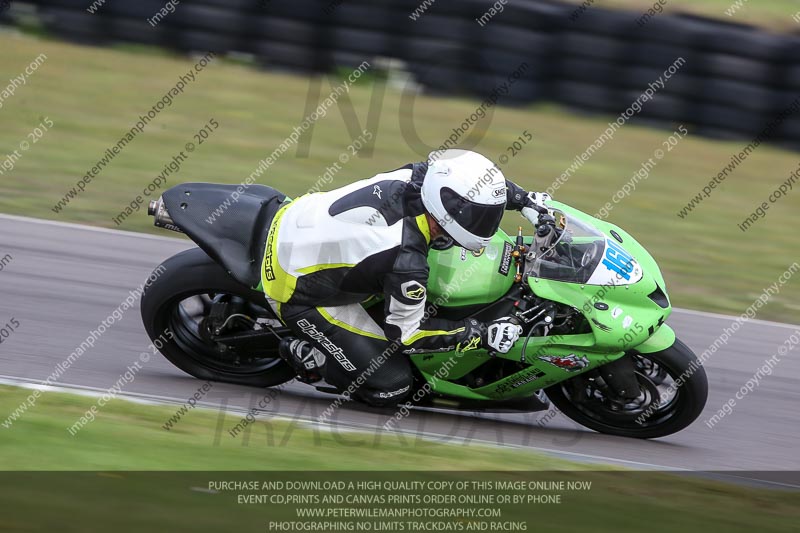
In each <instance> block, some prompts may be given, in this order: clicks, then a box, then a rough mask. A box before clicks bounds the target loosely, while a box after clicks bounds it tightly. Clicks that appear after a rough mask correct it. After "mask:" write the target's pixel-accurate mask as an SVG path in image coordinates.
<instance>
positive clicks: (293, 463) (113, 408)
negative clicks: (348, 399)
mask: <svg viewBox="0 0 800 533" xmlns="http://www.w3.org/2000/svg"><path fill="white" fill-rule="evenodd" d="M29 393H30V390H28V389H22V388H16V387H6V386H2V387H0V412H3V413H8V412H10V411H12V410H13V409H15V408H16V407H17V406H18V405H19V404H20V403H21V402H22V401H24V399H25V398H26V397H27V396H28V394H29ZM94 403H95V399H94V398H90V397H86V396H77V395H71V394H63V393H54V392H51V393H46V394H44V395H43V396H42V397H40V399H39V402H38V404H37V405H36V406H35V407H34V408H33V409H31V410H30V411H29V412H28V413H26V414H25V415H24V416H23V417H22V418H21V419H20V420H19V421H17V422H16V423H15V424H14V425H13V426H12V427H11V428H10V429H5V428H0V431H1V432H2V438H0V470H14V471H17V472H2V473H0V480H2V482H0V501H2V504H0V510H2V512H1V513H0V529H3V530H7V531H16V530H20V531H40V530H41V531H53V530H58V531H65V532H71V531H87V530H88V529H87V528H88V527H91V528H92V530H95V531H111V530H113V531H116V532H118V533H123V532H128V531H143V530H155V531H187V530H192V531H220V530H227V531H233V530H234V529H235V528H236V530H241V531H264V525H265V524H266V523H267V521H268V520H275V519H277V518H281V519H291V518H292V516H291V514H292V512H293V511H292V508H293V506H278V505H239V504H237V499H236V493H235V492H222V493H219V494H211V493H208V492H207V491H205V490H203V489H204V488H207V487H208V482H209V481H210V480H233V479H238V480H258V481H269V480H274V479H275V478H276V477H278V475H277V474H272V475H271V474H270V473H269V472H268V471H270V470H272V471H281V472H286V471H292V470H297V471H320V470H322V471H327V470H333V471H341V470H349V471H414V473H413V474H407V475H406V477H405V479H410V480H433V479H467V478H469V479H482V477H483V476H486V478H491V479H510V480H515V479H537V480H540V479H541V480H566V481H570V480H573V481H591V482H592V489H591V490H590V491H586V492H566V493H564V495H563V500H562V504H561V505H557V504H554V505H526V506H519V505H518V506H514V507H513V508H512V509H510V510H509V511H508V513H505V512H504V515H503V520H529V521H530V522H531V524H532V525H536V526H538V527H540V528H541V527H545V526H548V529H547V530H548V531H555V530H556V529H553V528H558V527H560V528H563V530H565V531H567V530H576V529H577V528H589V529H590V530H591V531H615V532H618V531H641V530H643V529H644V528H645V527H646V528H647V530H652V531H673V530H674V529H675V528H678V527H680V528H681V530H684V531H702V530H704V528H708V527H711V526H712V525H716V526H717V527H721V528H723V529H722V530H724V531H742V532H745V531H752V530H758V531H789V530H791V527H793V526H794V525H795V524H796V521H797V520H798V519H800V506H798V505H797V502H798V496H797V493H796V492H788V491H778V492H776V491H768V490H763V489H754V488H748V487H742V486H732V485H727V484H724V483H719V482H715V481H709V480H704V479H699V478H686V477H678V476H675V475H669V474H660V473H646V472H640V473H633V472H623V471H621V470H619V469H608V470H606V471H603V469H602V468H600V469H598V467H597V466H596V465H592V466H590V465H585V464H579V463H572V462H568V461H563V460H557V459H553V458H550V457H545V456H541V455H537V454H534V453H528V452H526V451H522V450H518V451H515V450H505V449H498V448H489V447H484V446H480V445H467V446H464V445H445V444H441V443H434V442H429V441H424V440H414V441H413V442H411V440H410V437H407V438H406V439H405V440H404V439H401V438H399V437H396V436H391V435H383V436H381V437H380V438H378V440H377V441H376V440H375V437H373V436H371V435H366V434H359V433H340V434H339V435H338V436H333V435H332V434H331V433H328V432H325V431H322V432H319V431H317V430H313V429H310V428H303V427H298V426H296V425H290V424H289V423H287V422H264V421H261V422H257V423H256V425H257V426H259V427H255V428H254V430H253V435H252V436H251V438H250V442H249V445H248V446H242V442H241V439H234V438H231V437H229V436H228V435H227V433H224V434H223V435H221V436H218V435H217V425H218V422H219V414H218V413H217V412H215V411H213V410H205V409H196V410H193V411H190V412H189V413H188V414H187V415H186V416H184V418H183V419H182V420H181V421H180V422H179V424H178V425H177V426H176V427H175V428H174V429H173V430H171V431H166V430H164V429H163V428H162V424H163V423H164V422H165V421H166V420H167V419H168V418H169V417H170V416H171V415H172V414H174V408H172V407H161V406H152V405H142V404H139V403H131V402H128V401H125V400H120V399H116V400H112V401H111V402H109V403H108V404H107V405H106V406H105V407H104V408H103V409H101V410H100V413H99V415H98V416H97V418H96V420H95V421H94V422H92V423H90V424H88V425H87V426H86V427H85V428H84V429H83V430H81V431H80V432H78V433H77V434H76V436H74V437H73V436H70V435H69V434H68V432H67V430H66V428H67V427H68V426H69V425H71V424H72V423H73V422H74V421H75V420H76V419H77V418H78V417H80V416H81V415H82V414H83V413H84V412H85V411H86V410H87V409H89V408H90V407H91V406H92V405H93V404H94ZM234 422H235V418H234V417H231V416H228V418H227V422H226V423H225V424H224V427H226V428H227V427H228V425H229V424H233V423H234ZM265 430H266V431H265ZM267 435H272V441H271V443H269V442H268V441H267V439H266V438H265V436H267ZM217 439H219V442H217ZM215 442H217V443H216V444H215ZM356 443H359V444H356ZM589 468H591V469H592V471H588V470H589ZM29 469H30V470H39V471H42V472H38V473H37V472H33V473H30V472H21V470H29ZM72 470H82V471H85V472H84V473H71V474H70V473H67V472H65V471H72ZM133 470H151V471H168V472H162V473H149V474H147V473H141V472H139V473H137V472H131V471H133ZM190 470H192V471H194V472H186V471H190ZM446 470H453V471H465V470H469V471H479V470H492V471H506V472H507V473H504V474H503V473H494V474H488V473H487V474H481V473H474V472H473V473H471V474H469V475H467V474H464V473H461V474H459V473H457V472H453V473H446V472H442V471H446ZM531 470H547V471H546V472H541V473H539V474H524V472H525V471H531ZM45 471H62V472H61V473H59V472H45ZM98 471H100V472H99V473H97V472H98ZM176 471H184V472H176ZM201 471H202V472H201ZM214 471H226V473H225V474H213V472H214ZM237 472H238V473H237ZM294 475H295V474H285V473H282V474H280V479H287V476H294ZM296 475H297V476H298V477H297V478H296V479H311V478H314V476H315V474H312V473H309V472H306V473H298V474H296ZM373 475H374V476H380V475H381V474H380V473H379V472H375V473H374V474H368V476H373ZM348 476H353V477H356V476H358V475H357V474H347V473H343V474H341V475H340V474H334V475H332V476H328V477H327V478H326V479H331V480H342V479H345V480H346V479H349V478H348ZM360 476H361V477H362V478H363V477H364V475H360ZM526 476H527V477H526ZM531 476H533V477H531ZM376 479H381V478H380V477H377V478H376ZM198 489H200V490H198ZM240 493H241V492H240ZM255 493H259V492H258V491H256V492H255ZM295 519H296V517H295ZM234 526H235V528H234Z"/></svg>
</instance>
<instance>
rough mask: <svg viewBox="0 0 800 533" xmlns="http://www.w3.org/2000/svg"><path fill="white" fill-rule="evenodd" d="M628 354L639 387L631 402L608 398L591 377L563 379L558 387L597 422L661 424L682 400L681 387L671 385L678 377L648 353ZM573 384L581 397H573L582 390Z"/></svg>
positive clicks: (634, 425) (635, 426)
mask: <svg viewBox="0 0 800 533" xmlns="http://www.w3.org/2000/svg"><path fill="white" fill-rule="evenodd" d="M632 357H633V358H634V363H635V366H636V378H637V380H638V381H639V387H640V395H639V397H638V398H636V399H635V400H633V401H627V402H626V401H623V400H622V399H621V398H613V397H609V396H608V393H607V392H604V391H601V390H599V388H598V387H596V386H595V385H594V384H593V382H592V380H591V379H589V380H583V381H579V380H575V382H574V383H573V382H571V381H567V382H564V383H562V384H561V390H562V392H563V393H564V395H565V396H566V397H567V398H569V399H570V401H571V402H572V404H573V405H574V406H575V408H577V409H578V410H579V411H580V412H581V413H582V414H583V415H584V416H587V417H589V418H591V419H593V420H595V421H597V422H599V423H601V424H604V425H607V426H612V427H615V428H620V429H640V430H641V429H647V428H652V427H654V426H659V425H662V424H664V423H665V422H667V421H669V420H670V419H672V418H673V417H675V416H677V415H678V414H679V413H680V411H681V410H682V408H683V404H684V402H685V401H686V400H685V397H684V392H683V390H682V387H678V386H675V380H676V379H677V378H678V377H679V376H678V375H675V373H674V372H673V371H672V370H670V369H669V368H666V367H665V366H663V365H662V364H660V363H659V362H658V361H655V360H653V359H651V358H649V357H648V354H634V355H633V356H632ZM576 387H583V388H584V391H585V399H584V400H582V401H574V400H573V398H575V397H576V396H583V393H584V391H580V390H579V389H578V388H576ZM579 393H581V394H579Z"/></svg>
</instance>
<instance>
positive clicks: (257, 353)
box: [166, 291, 288, 376]
mask: <svg viewBox="0 0 800 533" xmlns="http://www.w3.org/2000/svg"><path fill="white" fill-rule="evenodd" d="M219 296H222V297H223V298H224V297H232V298H240V299H243V300H246V301H247V311H248V312H247V313H243V314H245V315H246V316H248V319H244V318H242V317H238V316H236V317H232V318H231V320H233V321H236V322H235V323H230V322H229V325H231V324H232V325H234V326H236V327H237V328H238V331H237V332H240V331H241V332H244V331H246V330H247V328H248V327H249V329H250V330H256V329H261V328H265V331H268V330H269V329H271V330H272V331H273V332H274V333H275V334H274V335H269V336H268V337H266V338H264V339H262V341H260V342H259V343H257V344H256V343H252V344H251V345H248V346H246V347H244V349H243V347H242V346H230V345H226V344H222V343H219V342H215V341H213V340H212V339H211V334H210V332H208V331H207V329H206V327H205V324H204V320H205V319H206V318H207V316H208V312H209V309H210V302H211V301H212V300H213V299H214V298H215V297H219ZM166 317H167V320H166V322H167V324H166V325H167V327H168V328H169V330H170V331H171V332H172V333H173V336H174V337H173V338H174V342H175V343H176V344H177V345H178V347H179V348H180V349H181V350H182V351H183V352H184V353H185V354H187V355H188V356H189V357H191V358H192V359H194V360H195V361H196V362H197V363H198V364H200V365H202V366H203V367H205V368H208V369H210V370H213V371H217V372H223V373H226V374H230V375H238V376H249V375H254V374H261V373H263V372H266V371H269V370H271V369H272V368H274V367H275V366H278V365H280V364H282V361H281V359H280V358H279V357H278V352H277V347H278V341H279V338H278V337H279V336H284V335H286V334H287V333H288V330H286V328H284V327H283V326H282V325H281V324H280V322H278V321H277V320H276V319H275V318H274V315H273V314H272V313H271V312H270V311H269V310H267V309H265V308H263V307H261V306H259V305H258V304H256V303H254V302H253V301H252V300H250V299H248V298H247V297H245V296H242V295H236V294H231V293H229V292H221V291H220V292H214V291H198V292H195V293H189V294H182V295H180V296H179V297H176V298H175V299H174V300H173V301H172V302H170V304H169V306H168V309H167V311H166Z"/></svg>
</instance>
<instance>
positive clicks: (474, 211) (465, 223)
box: [440, 187, 505, 238]
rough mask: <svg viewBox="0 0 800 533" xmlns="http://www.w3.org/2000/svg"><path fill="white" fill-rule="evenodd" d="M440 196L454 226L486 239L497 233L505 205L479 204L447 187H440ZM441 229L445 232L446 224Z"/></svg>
mask: <svg viewBox="0 0 800 533" xmlns="http://www.w3.org/2000/svg"><path fill="white" fill-rule="evenodd" d="M440 194H441V198H442V205H444V208H445V211H447V214H448V215H449V217H450V218H451V219H452V220H453V221H454V222H455V223H456V224H458V225H459V226H461V227H462V228H464V229H465V230H467V231H468V232H470V233H472V234H473V235H477V236H478V237H484V238H488V237H491V236H492V235H494V234H495V233H497V228H499V227H500V220H501V219H502V218H503V211H505V204H496V205H486V204H479V203H476V202H473V201H472V200H469V199H468V198H465V197H463V196H461V195H460V194H458V193H457V192H456V191H454V190H453V189H451V188H449V187H442V190H441V193H440ZM442 229H444V230H445V231H447V223H446V222H445V223H444V224H442Z"/></svg>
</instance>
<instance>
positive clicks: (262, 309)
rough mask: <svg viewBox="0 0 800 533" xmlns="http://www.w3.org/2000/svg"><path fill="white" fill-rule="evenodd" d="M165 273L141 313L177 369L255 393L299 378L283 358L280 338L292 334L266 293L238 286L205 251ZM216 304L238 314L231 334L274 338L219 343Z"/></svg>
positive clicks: (167, 265)
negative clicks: (213, 315)
mask: <svg viewBox="0 0 800 533" xmlns="http://www.w3.org/2000/svg"><path fill="white" fill-rule="evenodd" d="M162 267H163V271H161V273H160V275H158V276H157V278H156V279H155V281H153V282H152V283H150V282H149V283H148V284H147V286H146V288H145V292H144V295H143V296H142V305H141V312H142V321H143V323H144V326H145V329H146V330H147V334H148V335H149V337H150V339H151V340H152V341H154V342H155V341H156V339H160V342H159V344H161V345H162V346H161V348H160V352H161V354H162V355H163V356H164V357H166V358H167V359H168V360H169V361H170V362H171V363H172V364H174V365H175V366H177V367H178V368H180V369H181V370H183V371H184V372H186V373H187V374H190V375H192V376H194V377H196V378H199V379H204V380H211V381H221V382H226V383H236V384H240V385H250V386H255V387H272V386H275V385H279V384H281V383H285V382H287V381H290V380H291V379H293V378H294V372H293V371H292V369H291V368H290V367H289V366H288V365H287V364H286V363H285V362H284V361H283V360H282V359H280V357H279V356H278V342H279V337H281V336H283V335H286V334H288V330H287V329H286V328H285V327H283V326H282V325H281V324H280V321H278V320H277V318H276V317H275V315H274V314H273V312H272V311H271V309H270V308H269V304H268V303H267V299H266V296H265V295H264V294H263V293H259V292H257V291H254V290H252V289H250V288H249V287H246V286H244V285H242V284H240V283H238V282H237V281H236V280H234V279H233V278H232V277H231V276H230V275H229V274H228V273H227V272H225V270H224V269H223V268H222V267H220V266H219V265H218V264H216V263H215V262H214V261H213V260H212V259H211V258H210V257H208V255H206V254H205V252H203V251H202V250H201V249H199V248H193V249H190V250H186V251H184V252H181V253H179V254H177V255H175V256H173V257H171V258H169V259H167V260H166V261H165V262H164V263H162ZM153 277H156V276H153ZM215 304H217V305H223V306H224V305H228V307H226V309H227V308H232V309H236V310H237V311H238V312H236V313H231V314H230V316H228V317H227V320H226V331H225V333H226V334H230V335H242V334H248V333H253V332H258V331H270V330H271V331H272V332H274V334H270V335H268V336H267V335H265V336H260V337H258V338H257V339H254V340H253V341H245V342H242V341H239V342H236V343H226V342H220V341H216V340H214V338H215V333H216V332H215V331H213V329H214V328H213V327H211V325H210V324H211V323H210V321H209V319H208V318H209V313H210V312H211V309H212V307H213V306H214V305H215ZM165 332H169V333H167V334H165Z"/></svg>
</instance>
